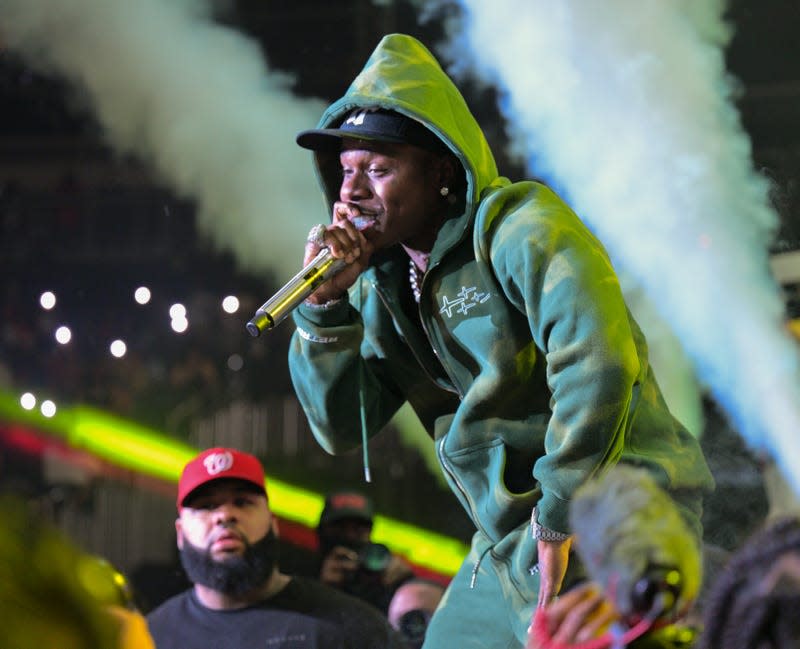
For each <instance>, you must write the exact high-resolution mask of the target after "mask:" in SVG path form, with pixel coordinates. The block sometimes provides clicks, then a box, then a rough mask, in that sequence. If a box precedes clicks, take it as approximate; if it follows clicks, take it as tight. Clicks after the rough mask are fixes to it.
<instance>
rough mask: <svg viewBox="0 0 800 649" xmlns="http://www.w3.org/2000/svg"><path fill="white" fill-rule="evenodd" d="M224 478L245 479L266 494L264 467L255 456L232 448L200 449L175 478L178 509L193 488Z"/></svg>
mask: <svg viewBox="0 0 800 649" xmlns="http://www.w3.org/2000/svg"><path fill="white" fill-rule="evenodd" d="M223 478H234V479H237V480H244V481H245V482H249V483H251V484H253V485H255V486H256V487H257V488H258V489H259V490H260V491H262V492H263V493H264V495H265V496H266V495H267V489H266V486H265V484H264V467H262V466H261V462H260V461H259V460H258V458H257V457H255V456H254V455H250V454H249V453H243V452H242V451H237V450H236V449H233V448H222V447H216V448H210V449H208V450H206V451H203V452H202V453H200V455H198V456H197V457H195V458H194V459H193V460H191V461H190V462H189V463H188V464H187V465H186V466H185V467H183V471H182V472H181V478H180V480H179V481H178V509H180V508H181V507H182V506H183V503H184V501H185V500H186V498H187V497H188V496H189V495H190V494H191V493H192V492H193V491H194V490H195V489H197V488H198V487H202V486H203V485H204V484H208V483H209V482H213V481H214V480H221V479H223Z"/></svg>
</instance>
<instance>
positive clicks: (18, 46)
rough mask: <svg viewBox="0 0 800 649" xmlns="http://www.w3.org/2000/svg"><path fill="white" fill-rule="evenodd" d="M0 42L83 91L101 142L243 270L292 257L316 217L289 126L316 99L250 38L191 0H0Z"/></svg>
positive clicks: (305, 166) (308, 121)
mask: <svg viewBox="0 0 800 649" xmlns="http://www.w3.org/2000/svg"><path fill="white" fill-rule="evenodd" d="M0 37H1V38H2V42H3V45H4V46H5V47H7V48H9V49H11V50H14V51H16V52H17V53H18V54H20V55H21V56H22V57H23V58H24V59H25V60H26V62H27V63H29V64H30V65H32V66H33V67H35V68H38V69H41V70H45V71H47V72H48V73H55V74H57V75H59V76H61V77H64V78H66V79H67V80H69V81H70V82H72V84H73V87H74V88H75V89H76V90H77V89H80V90H82V91H83V92H84V93H85V95H86V97H87V99H88V103H89V104H90V107H91V109H92V110H93V112H94V113H95V114H96V116H97V118H98V121H99V122H100V124H101V125H102V126H103V127H104V129H105V133H106V135H107V137H108V140H109V142H110V145H111V146H112V147H113V148H114V149H115V150H117V151H119V152H123V153H132V154H134V155H136V156H137V157H139V158H141V159H143V160H144V161H145V162H146V163H148V164H150V165H151V166H152V167H153V168H154V169H155V171H156V172H157V173H158V174H159V175H160V176H161V177H162V179H163V180H164V181H165V182H166V183H168V184H169V185H170V186H171V187H172V188H173V189H174V190H176V192H177V193H179V194H181V195H183V196H187V197H191V198H193V199H195V200H196V202H197V204H198V208H199V218H198V225H199V227H200V229H201V230H203V231H205V232H206V233H207V234H209V235H210V236H211V238H212V239H213V240H214V241H215V242H216V243H217V244H219V245H220V246H222V247H224V248H228V249H230V250H231V251H233V252H234V254H235V256H236V257H237V259H238V261H239V262H240V264H241V266H242V267H243V268H246V269H249V270H253V271H259V270H266V269H278V271H277V273H276V279H278V280H281V279H283V276H285V278H286V279H288V278H289V277H290V276H291V275H292V274H294V271H295V270H296V269H297V268H298V267H299V265H300V264H301V262H302V253H303V244H304V240H305V235H306V233H307V232H308V229H309V228H310V227H311V225H313V224H314V223H316V222H319V221H320V220H322V221H325V220H327V217H326V213H325V207H324V205H323V202H322V200H321V198H320V197H319V196H320V195H319V192H318V191H317V188H316V186H315V182H314V177H313V176H314V175H313V173H312V171H311V169H312V167H311V162H310V158H309V155H310V154H308V152H306V151H303V150H302V149H300V148H299V147H298V146H297V145H296V144H295V142H294V135H295V134H296V133H297V132H298V131H300V130H302V129H305V128H309V127H313V126H314V125H316V123H317V121H318V119H319V116H320V115H321V114H322V110H323V108H324V105H323V104H322V102H320V101H316V100H301V99H299V98H297V97H295V96H292V94H291V92H290V91H289V80H288V78H287V77H286V76H284V75H282V74H279V73H276V72H274V71H271V70H270V69H268V67H267V65H266V63H265V61H264V60H263V56H262V54H261V52H260V50H259V48H258V45H257V44H256V43H255V42H254V41H252V40H250V39H248V38H247V37H245V36H244V35H243V34H241V33H239V32H237V31H235V30H233V29H231V28H227V27H224V26H222V25H221V24H217V23H215V22H214V20H213V17H212V12H211V7H210V5H209V4H208V2H205V1H203V0H0Z"/></svg>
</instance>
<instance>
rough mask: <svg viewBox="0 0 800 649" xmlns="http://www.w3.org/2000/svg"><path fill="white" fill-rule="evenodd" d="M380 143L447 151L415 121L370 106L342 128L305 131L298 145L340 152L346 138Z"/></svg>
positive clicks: (356, 112) (359, 110)
mask: <svg viewBox="0 0 800 649" xmlns="http://www.w3.org/2000/svg"><path fill="white" fill-rule="evenodd" d="M345 137H350V138H355V139H358V140H368V141H369V140H372V141H376V142H397V143H402V144H413V145H414V146H418V147H420V148H422V149H427V150H429V151H442V152H444V151H445V150H446V147H445V145H444V142H442V140H440V139H439V138H438V137H437V136H436V135H434V133H433V131H431V130H430V129H429V128H427V127H426V126H425V125H424V124H422V123H421V122H418V121H417V120H415V119H411V118H410V117H406V116H405V115H401V114H400V113H398V112H397V111H394V110H387V109H385V108H378V107H367V108H357V109H356V110H354V111H351V112H350V113H349V114H348V115H347V117H345V119H344V120H343V121H342V123H341V124H340V125H339V128H318V129H311V130H309V131H302V132H300V133H298V135H297V138H296V139H297V143H298V144H299V145H300V146H301V147H303V148H304V149H311V150H312V151H326V152H332V151H339V150H340V149H341V146H342V138H345Z"/></svg>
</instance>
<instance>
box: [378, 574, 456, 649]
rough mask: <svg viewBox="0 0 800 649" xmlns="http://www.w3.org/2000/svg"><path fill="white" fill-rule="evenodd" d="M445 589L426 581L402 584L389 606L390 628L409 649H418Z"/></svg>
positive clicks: (413, 580)
mask: <svg viewBox="0 0 800 649" xmlns="http://www.w3.org/2000/svg"><path fill="white" fill-rule="evenodd" d="M444 590H445V589H444V586H442V585H441V584H438V583H436V582H435V581H429V580H427V579H417V578H415V579H411V580H409V581H406V582H405V583H403V584H402V585H401V586H400V587H399V588H398V589H397V590H396V591H395V593H394V596H393V597H392V601H391V602H389V613H388V616H389V624H391V625H392V626H393V627H394V628H395V629H396V630H397V631H399V632H400V635H402V636H403V639H404V640H405V642H406V646H407V647H408V649H420V648H421V647H422V643H423V641H424V640H425V631H426V629H427V628H428V623H429V622H430V620H431V617H433V613H434V611H435V610H436V607H437V606H438V605H439V602H440V601H441V599H442V596H443V595H444Z"/></svg>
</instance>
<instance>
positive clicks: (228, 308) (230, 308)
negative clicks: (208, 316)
mask: <svg viewBox="0 0 800 649" xmlns="http://www.w3.org/2000/svg"><path fill="white" fill-rule="evenodd" d="M222 310H223V311H225V313H236V312H237V311H238V310H239V298H238V297H236V296H235V295H228V296H227V297H225V299H223V300H222Z"/></svg>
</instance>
